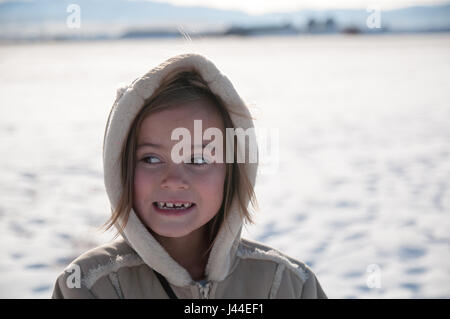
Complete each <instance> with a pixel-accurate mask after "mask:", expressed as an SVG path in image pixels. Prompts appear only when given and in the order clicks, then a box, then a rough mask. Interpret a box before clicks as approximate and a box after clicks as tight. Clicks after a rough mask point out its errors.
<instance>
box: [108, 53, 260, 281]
mask: <svg viewBox="0 0 450 319" xmlns="http://www.w3.org/2000/svg"><path fill="white" fill-rule="evenodd" d="M186 68H187V69H195V70H197V71H198V73H199V74H200V75H201V76H202V77H203V79H204V80H205V81H206V82H207V83H208V85H209V87H210V89H211V91H212V92H213V93H215V94H216V95H218V96H220V97H221V99H222V101H223V102H224V103H225V104H226V105H227V107H228V108H229V109H231V110H234V111H236V112H237V113H238V114H245V115H246V116H245V117H242V116H239V115H236V114H234V113H230V117H231V119H232V121H233V123H234V125H235V127H241V128H243V129H244V130H245V129H248V128H252V127H253V121H252V120H251V115H250V112H249V110H248V108H247V106H246V105H245V103H244V101H243V100H242V99H241V98H240V96H239V95H238V93H237V92H236V90H235V89H234V87H233V85H232V84H231V82H230V81H229V80H228V78H227V77H226V76H225V75H223V74H222V73H221V72H220V71H219V70H218V69H217V68H216V66H215V65H214V64H213V63H212V62H211V61H209V60H208V59H207V58H205V57H204V56H202V55H198V54H183V55H178V56H175V57H172V58H170V59H168V60H166V61H165V62H163V63H161V64H160V65H159V66H157V67H155V68H153V69H152V70H150V71H149V72H147V73H146V74H145V75H143V76H142V77H140V78H137V79H136V80H134V81H133V82H132V83H131V84H130V85H127V86H125V87H122V88H119V89H118V90H117V96H116V100H115V102H114V104H113V106H112V109H111V112H110V114H109V117H108V122H107V124H106V129H105V136H104V141H103V167H104V182H105V186H106V192H107V194H108V197H109V200H110V203H111V207H112V208H113V209H115V207H116V205H117V203H118V201H119V198H120V196H121V193H122V186H121V180H120V173H121V169H120V152H121V148H122V145H123V143H124V142H125V141H126V138H127V135H128V131H129V128H130V125H131V123H132V122H133V120H134V118H135V117H136V115H137V114H138V113H139V111H140V110H141V108H142V107H143V105H144V100H146V99H148V98H149V97H150V96H151V95H152V94H153V92H154V91H155V89H156V88H157V87H158V86H159V85H160V83H161V81H162V80H163V79H164V78H165V76H166V75H167V74H168V73H171V72H173V71H175V72H176V70H177V69H183V70H185V69H186ZM246 147H248V145H246ZM257 166H258V164H257V163H254V164H248V163H247V164H245V165H244V167H245V170H246V172H247V176H248V178H249V180H250V182H251V184H252V185H254V184H255V179H256V171H257ZM246 204H247V205H248V203H246ZM238 207H239V205H238V201H237V198H236V197H235V198H233V200H232V205H231V208H230V212H229V214H228V217H227V219H226V220H225V222H226V223H228V226H229V227H222V228H221V229H220V231H219V233H218V234H217V237H216V242H215V244H214V246H213V248H212V250H211V252H210V255H209V259H208V262H207V265H206V269H205V275H206V279H207V280H212V281H221V280H223V279H224V278H225V277H226V276H227V275H228V274H229V273H230V271H231V268H232V266H233V263H234V261H235V256H236V250H237V246H238V244H239V240H240V236H241V230H242V225H243V220H242V218H241V214H240V213H239V210H238V209H239V208H238ZM122 236H124V239H125V240H126V241H127V242H128V244H129V245H130V246H131V247H132V248H133V249H134V250H135V251H136V253H137V254H138V255H139V256H140V257H141V258H142V260H143V261H144V262H145V263H146V264H147V265H148V266H150V267H151V268H153V269H154V270H156V271H157V272H159V273H161V274H162V275H163V276H165V277H166V278H167V280H168V281H169V282H171V283H172V284H173V285H176V286H186V285H190V284H192V283H193V280H192V278H191V276H190V274H189V273H188V271H187V270H186V269H185V268H183V267H182V266H181V265H179V264H178V263H177V262H176V261H175V260H174V259H173V258H172V257H171V256H170V255H169V254H168V253H167V251H166V250H165V249H164V248H163V247H162V246H161V245H160V244H159V242H158V241H157V240H156V239H155V238H154V237H153V236H152V235H151V233H150V232H148V230H147V229H146V227H145V226H144V225H143V224H142V222H141V221H140V219H139V218H138V217H137V215H136V213H135V211H134V209H132V210H131V211H130V215H129V218H128V222H127V225H126V227H125V228H124V234H123V235H122Z"/></svg>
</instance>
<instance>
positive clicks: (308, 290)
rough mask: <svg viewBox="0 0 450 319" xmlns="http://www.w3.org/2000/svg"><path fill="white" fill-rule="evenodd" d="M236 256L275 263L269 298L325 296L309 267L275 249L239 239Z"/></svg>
mask: <svg viewBox="0 0 450 319" xmlns="http://www.w3.org/2000/svg"><path fill="white" fill-rule="evenodd" d="M237 256H238V257H239V258H241V259H254V260H255V259H256V260H261V261H266V262H272V263H276V264H277V266H276V272H275V275H274V279H273V285H272V289H271V293H270V296H269V297H270V298H292V297H294V298H326V295H325V293H324V292H323V290H322V287H321V286H320V284H319V282H318V280H317V278H316V275H315V274H314V272H313V271H312V270H311V268H310V267H309V266H308V265H306V264H305V263H304V262H302V261H300V260H297V259H295V258H292V257H290V256H288V255H286V254H285V253H282V252H281V251H279V250H277V249H274V248H272V247H270V246H267V245H264V244H262V243H259V242H256V241H251V240H248V239H241V241H240V243H239V247H238V249H237Z"/></svg>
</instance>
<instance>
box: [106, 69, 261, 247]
mask: <svg viewBox="0 0 450 319" xmlns="http://www.w3.org/2000/svg"><path fill="white" fill-rule="evenodd" d="M202 98H206V99H209V100H210V101H212V102H213V104H214V105H215V106H216V107H217V110H218V111H219V113H220V115H221V117H222V120H223V122H224V126H225V129H226V128H235V127H234V125H233V121H232V120H231V117H230V115H229V113H233V114H237V115H239V116H245V115H243V114H240V113H237V112H234V111H233V112H231V111H230V110H228V109H227V107H226V105H225V103H223V102H222V100H221V98H220V97H219V96H217V95H215V94H214V93H213V92H212V91H211V90H210V88H209V87H208V85H207V83H206V82H205V81H204V80H203V78H202V77H201V76H200V74H198V72H197V71H195V70H181V71H180V70H178V72H176V73H172V74H169V75H168V76H167V77H166V78H165V79H164V80H163V81H162V83H161V85H160V86H159V87H158V88H157V89H156V90H155V92H154V93H153V94H152V96H150V97H149V98H148V99H147V100H146V101H145V103H144V106H143V107H142V109H141V110H140V112H139V113H138V114H137V115H136V117H135V119H134V120H133V123H132V124H131V127H130V129H129V132H128V136H127V139H126V141H125V143H124V144H123V146H122V151H121V155H120V158H121V184H122V189H123V192H122V194H121V196H120V199H119V201H118V203H117V205H116V208H115V209H114V210H113V209H112V214H111V216H110V218H109V219H108V220H107V221H106V222H105V224H104V225H102V226H101V228H103V229H104V231H107V230H108V229H110V228H111V227H112V226H116V228H117V230H118V232H117V233H116V234H115V238H116V237H117V236H118V235H119V233H120V234H123V229H124V228H125V226H126V223H127V221H128V217H129V214H130V211H131V209H132V207H133V179H134V170H135V163H136V144H137V138H138V134H139V130H140V127H141V124H142V122H143V120H144V119H145V118H146V117H147V116H149V115H150V114H152V113H154V112H156V111H158V110H161V109H163V108H167V107H170V106H171V105H173V104H174V103H179V102H187V101H192V100H197V99H202ZM234 138H236V136H234ZM236 144H237V143H236V141H235V143H234V145H235V148H236ZM236 153H237V152H236V149H235V152H234V154H235V155H234V156H235V157H236ZM225 165H226V175H225V183H224V194H223V200H222V205H221V207H220V209H219V211H218V213H217V214H216V215H215V216H214V217H213V218H212V219H211V220H210V221H209V222H208V223H207V229H208V232H207V233H208V241H209V244H210V246H209V248H208V250H207V251H206V252H205V254H206V253H207V252H208V251H209V250H210V249H211V248H212V247H213V244H214V241H215V238H216V235H217V233H218V232H219V231H220V229H221V227H222V226H223V224H224V221H225V220H226V219H227V214H228V213H229V210H230V207H231V204H232V201H233V198H234V197H235V196H237V199H238V203H239V205H238V206H239V213H240V214H241V217H242V218H243V219H244V223H249V224H252V223H253V220H252V217H251V214H250V212H249V210H248V209H247V203H248V202H249V201H250V202H251V204H252V206H253V208H255V209H257V201H256V196H255V192H254V189H253V185H252V184H251V182H250V181H249V178H248V176H247V173H246V170H245V168H244V166H243V165H245V164H243V163H237V160H236V158H235V159H234V161H233V163H226V164H225Z"/></svg>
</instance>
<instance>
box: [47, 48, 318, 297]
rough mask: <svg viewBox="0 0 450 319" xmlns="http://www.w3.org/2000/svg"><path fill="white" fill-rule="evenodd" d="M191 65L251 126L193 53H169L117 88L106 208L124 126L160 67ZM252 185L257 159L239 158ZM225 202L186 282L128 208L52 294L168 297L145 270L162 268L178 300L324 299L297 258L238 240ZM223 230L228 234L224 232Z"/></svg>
mask: <svg viewBox="0 0 450 319" xmlns="http://www.w3.org/2000/svg"><path fill="white" fill-rule="evenodd" d="M186 67H187V68H193V69H196V70H197V71H198V72H199V73H200V75H201V76H202V77H203V79H204V80H205V81H206V82H207V83H208V85H209V87H210V89H211V90H212V91H213V92H214V93H215V94H216V95H218V96H220V97H221V98H222V100H223V102H224V103H226V105H227V106H228V107H229V108H231V109H233V110H237V111H238V112H240V113H241V114H242V113H244V114H246V115H248V117H249V118H248V119H246V118H243V117H237V116H236V115H233V114H230V115H231V119H232V120H233V123H234V124H235V126H236V127H242V128H243V129H244V130H245V129H247V128H250V127H253V121H252V120H251V119H250V113H249V110H248V108H247V106H246V105H245V103H244V102H243V101H242V99H241V98H240V97H239V95H238V93H237V92H236V90H235V89H234V87H233V85H232V84H231V82H230V81H229V80H228V78H227V77H226V76H224V75H223V74H222V73H221V72H220V71H219V70H218V69H217V68H216V67H215V65H214V64H213V63H212V62H211V61H209V60H208V59H206V58H205V57H203V56H201V55H198V54H184V55H178V56H175V57H173V58H171V59H169V60H167V61H165V62H164V63H162V64H160V65H159V66H158V67H156V68H154V69H152V70H151V71H149V72H148V73H147V74H145V75H144V76H142V77H140V78H138V79H136V80H135V81H133V83H132V84H131V85H129V86H126V87H124V88H121V89H119V90H118V92H117V97H116V101H115V102H114V105H113V107H112V109H111V113H110V115H109V118H108V123H107V125H106V130H105V136H104V143H103V164H104V181H105V186H106V191H107V193H108V197H109V200H110V202H111V206H112V207H113V208H114V207H115V205H116V204H117V203H118V200H119V196H120V193H121V183H120V164H119V159H120V150H121V147H122V144H123V142H124V141H125V140H126V137H127V134H128V130H129V127H130V124H131V123H132V121H133V119H134V118H135V116H136V115H137V114H138V112H139V111H140V109H141V107H142V106H143V103H144V100H145V99H147V98H148V97H150V96H151V95H152V93H153V92H154V90H155V89H156V88H157V87H158V85H159V83H160V82H161V80H162V79H163V78H164V77H165V75H166V74H168V72H171V71H173V70H175V69H178V68H186ZM245 169H246V170H247V173H248V176H249V179H250V181H251V183H252V184H253V185H254V184H255V179H256V171H257V164H246V168H245ZM237 207H238V205H237V200H235V199H234V200H233V204H232V206H231V209H230V210H231V211H230V214H228V218H227V220H226V222H227V223H228V224H229V226H230V227H229V228H228V227H223V228H221V230H220V231H219V233H218V234H217V240H216V242H215V244H214V246H213V248H212V250H211V253H210V255H209V259H208V262H207V265H206V269H205V275H206V279H205V280H202V281H194V280H193V279H192V278H191V276H190V274H189V273H188V271H187V270H186V269H185V268H183V267H182V266H180V265H179V264H178V263H177V262H176V261H175V260H174V259H173V258H172V257H171V256H170V255H169V254H168V253H167V251H166V250H165V249H164V248H163V247H162V246H161V245H160V244H159V243H158V241H156V240H155V238H154V237H153V236H152V235H151V234H150V233H149V232H148V231H147V229H146V227H145V226H144V225H143V224H142V223H141V221H140V219H139V218H138V217H137V215H136V213H135V212H134V210H131V212H130V216H129V219H128V223H127V225H126V227H125V229H124V236H123V238H121V239H118V240H115V241H112V242H111V243H109V244H106V245H102V246H100V247H97V248H94V249H92V250H90V251H87V252H86V253H84V254H82V255H81V256H79V257H78V258H76V259H75V260H74V261H73V262H72V263H71V264H70V265H69V266H67V268H66V269H65V270H64V271H63V272H62V273H61V274H60V275H59V277H58V278H57V280H56V283H55V286H54V291H53V296H52V297H53V298H168V296H167V294H166V292H165V290H164V289H163V287H162V285H161V284H160V282H159V281H158V279H157V277H156V276H155V274H154V272H153V271H152V269H154V270H156V271H157V272H159V273H160V274H162V275H163V276H164V277H165V278H166V279H167V280H168V282H169V284H170V286H171V288H172V289H173V291H174V292H175V294H176V296H177V297H178V298H233V299H234V298H236V299H246V298H326V295H325V293H324V292H323V290H322V288H321V286H320V284H319V282H318V280H317V278H316V276H315V275H314V273H313V272H312V271H311V269H310V268H309V267H308V266H307V265H305V264H304V263H302V262H300V261H298V260H295V259H293V258H290V257H288V256H286V255H285V254H283V253H281V252H279V251H277V250H275V249H272V248H270V247H268V246H265V245H263V244H260V243H257V242H253V241H249V240H245V239H242V238H241V230H242V225H243V220H242V218H241V217H240V214H239V213H238V209H237ZM230 230H231V232H230Z"/></svg>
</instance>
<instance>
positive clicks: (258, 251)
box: [237, 239, 312, 282]
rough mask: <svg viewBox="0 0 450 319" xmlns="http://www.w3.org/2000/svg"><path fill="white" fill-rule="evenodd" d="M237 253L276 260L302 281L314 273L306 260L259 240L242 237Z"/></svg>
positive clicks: (244, 256) (250, 257) (254, 257)
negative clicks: (295, 257) (289, 254)
mask: <svg viewBox="0 0 450 319" xmlns="http://www.w3.org/2000/svg"><path fill="white" fill-rule="evenodd" d="M237 255H238V257H240V258H242V259H259V260H266V261H272V262H275V263H277V264H278V265H281V266H283V267H285V268H287V269H289V270H291V271H292V272H293V273H294V274H295V275H296V276H297V277H298V278H299V279H300V280H301V281H302V282H306V281H307V280H308V278H309V277H310V276H311V274H312V270H311V269H310V268H309V267H308V266H307V265H306V264H305V263H304V262H301V261H299V260H297V259H294V258H292V257H290V256H288V255H286V254H285V253H283V252H281V251H279V250H277V249H274V248H272V247H270V246H267V245H264V244H262V243H259V242H257V241H252V240H248V239H241V242H240V244H239V247H238V250H237Z"/></svg>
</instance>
